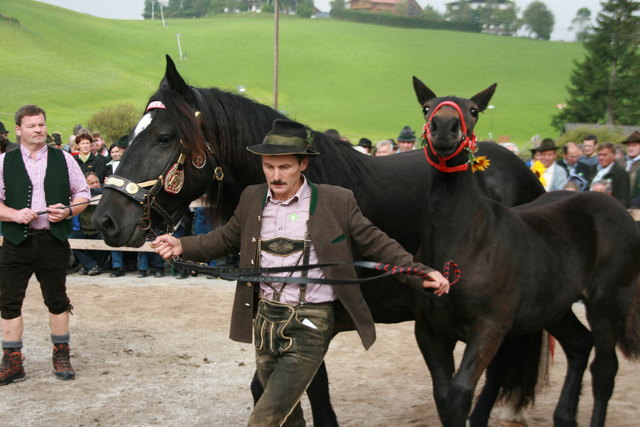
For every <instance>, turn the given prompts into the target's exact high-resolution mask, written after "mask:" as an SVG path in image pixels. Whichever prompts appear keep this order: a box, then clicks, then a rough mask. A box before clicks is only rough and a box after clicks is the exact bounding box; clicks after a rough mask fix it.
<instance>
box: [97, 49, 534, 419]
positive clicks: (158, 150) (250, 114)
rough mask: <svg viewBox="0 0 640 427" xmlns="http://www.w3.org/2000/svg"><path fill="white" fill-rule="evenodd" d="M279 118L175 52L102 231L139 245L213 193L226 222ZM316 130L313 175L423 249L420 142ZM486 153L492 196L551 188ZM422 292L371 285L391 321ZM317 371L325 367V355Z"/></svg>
mask: <svg viewBox="0 0 640 427" xmlns="http://www.w3.org/2000/svg"><path fill="white" fill-rule="evenodd" d="M276 118H283V116H282V115H281V114H279V113H278V112H276V111H275V110H273V109H271V108H269V107H267V106H264V105H261V104H258V103H255V102H253V101H251V100H249V99H247V98H244V97H241V96H237V95H233V94H230V93H227V92H224V91H220V90H217V89H199V88H193V87H190V86H188V85H187V84H186V83H185V81H184V80H183V79H182V77H181V76H180V75H179V73H178V71H177V70H176V68H175V65H174V63H173V61H172V60H171V59H170V58H169V57H167V67H166V72H165V77H164V78H163V80H162V81H161V83H160V88H159V90H158V91H157V92H156V93H155V94H153V95H152V96H151V98H150V99H149V103H148V107H147V108H146V109H145V112H144V115H143V118H142V119H141V121H140V123H139V124H138V126H137V127H136V129H135V130H134V131H133V132H132V134H131V135H130V144H129V148H128V149H127V151H126V153H125V155H124V157H123V159H122V162H121V164H120V166H119V168H118V175H119V176H118V177H112V178H111V179H109V180H108V182H107V185H106V188H105V191H104V193H103V196H102V199H101V201H100V204H99V206H98V208H97V209H96V212H95V214H94V217H93V218H94V223H95V225H96V226H97V227H98V228H99V229H100V231H101V233H102V235H103V238H104V240H105V241H106V242H107V243H108V244H109V245H112V246H123V245H128V246H136V247H139V246H140V245H141V244H142V243H143V242H144V240H145V236H146V235H147V234H148V233H149V232H153V230H159V229H165V230H170V229H171V227H172V225H173V224H174V223H175V220H176V219H177V218H179V217H180V215H181V212H183V211H184V210H185V209H186V207H187V206H188V204H189V203H190V202H191V201H192V200H194V199H196V198H198V197H199V196H200V195H202V194H205V193H206V194H208V200H209V202H210V203H211V206H212V208H213V211H214V212H215V215H214V219H215V220H217V221H218V222H220V223H224V222H225V221H226V220H227V219H228V218H229V217H230V216H231V215H232V213H233V210H234V208H235V206H236V204H237V201H238V199H239V195H240V193H241V191H242V190H243V189H244V188H245V187H246V186H248V185H250V184H255V183H258V182H262V181H263V180H264V177H263V175H262V170H261V167H260V164H259V159H258V158H257V156H255V155H252V154H250V153H248V152H247V151H246V149H245V147H246V146H247V145H252V144H255V143H257V142H260V141H261V140H262V139H263V138H264V135H265V134H266V133H267V132H268V131H269V130H270V129H271V126H272V122H273V120H274V119H276ZM313 138H314V143H315V144H316V147H317V149H318V150H319V151H320V153H321V155H320V156H318V157H317V158H314V159H312V160H311V163H310V165H309V168H308V169H307V171H306V172H305V174H306V175H307V177H308V178H309V179H310V180H311V181H313V182H318V183H329V184H334V185H340V186H343V187H347V188H350V189H352V190H353V192H354V194H355V196H356V198H357V200H358V203H359V205H360V207H361V209H362V211H363V212H364V214H365V215H366V216H367V217H368V218H369V219H370V220H371V221H373V222H374V223H375V224H376V225H378V226H379V227H380V228H381V229H383V230H384V231H385V232H387V234H389V235H390V236H391V237H393V238H395V239H396V240H398V241H399V242H400V243H401V244H402V245H403V246H404V247H405V248H406V249H407V250H408V251H410V252H411V253H416V252H417V251H418V247H419V244H420V233H419V228H420V220H419V219H420V218H421V216H422V214H423V211H424V209H425V208H426V206H427V195H428V192H429V189H430V182H431V175H432V173H431V171H430V170H429V168H427V167H425V165H426V159H425V157H424V155H423V154H422V153H421V152H420V151H413V152H410V153H405V154H398V155H394V156H388V157H379V158H378V157H369V156H366V155H364V154H362V153H359V152H357V151H356V150H354V149H353V148H352V147H351V146H350V145H349V144H347V143H344V142H341V141H338V140H335V139H333V138H330V137H328V136H326V135H324V134H323V133H319V132H314V133H313ZM479 153H481V154H484V155H486V156H487V157H488V158H490V159H491V161H492V167H491V168H489V169H488V170H487V172H486V173H484V174H482V175H478V180H479V181H482V185H483V186H484V187H485V188H487V191H488V193H489V194H490V195H491V197H493V198H494V199H496V200H500V201H502V202H503V203H505V204H507V205H510V206H513V205H518V204H522V203H525V202H528V201H531V200H533V199H534V198H535V197H537V196H538V195H540V194H541V193H543V192H544V190H543V189H542V187H541V185H540V184H539V182H538V180H537V179H536V178H535V177H534V175H533V174H531V173H530V171H529V170H528V169H527V168H526V167H525V166H524V164H523V163H522V162H521V161H520V159H518V158H517V157H516V156H514V155H513V154H512V153H510V152H509V151H508V150H505V149H503V148H502V147H500V146H498V145H496V144H492V143H480V144H479ZM181 182H182V186H181V188H178V187H179V185H178V184H180V183H181ZM138 184H140V185H138ZM176 190H179V191H176ZM414 292H415V291H411V290H409V289H408V288H407V287H406V286H404V285H402V284H401V283H400V282H397V281H396V280H394V279H390V280H381V281H379V282H378V281H376V282H374V283H372V284H369V285H366V286H363V293H364V295H365V299H366V300H367V303H368V305H369V307H370V308H371V311H372V314H373V317H374V319H375V321H376V322H383V323H396V322H402V321H408V320H414V319H415V318H416V316H417V312H419V311H421V310H422V301H423V300H425V299H430V298H432V296H431V295H430V294H427V293H420V294H419V295H416V294H414ZM351 329H352V327H351V325H350V321H349V318H348V316H346V315H343V316H340V317H338V318H337V319H336V330H337V332H339V331H343V330H351ZM319 373H320V374H325V375H326V372H325V371H324V365H323V367H322V368H321V370H320V371H319ZM314 385H315V382H314V383H312V386H311V387H310V389H309V390H308V393H309V395H310V401H311V403H312V408H313V412H314V424H315V425H321V424H322V425H324V424H326V421H327V418H325V419H324V420H321V419H319V418H317V416H318V412H317V411H316V406H315V405H314V402H318V401H320V402H321V403H328V394H326V393H327V392H326V391H324V390H325V389H326V377H325V378H324V382H321V383H320V386H319V387H318V389H319V390H320V393H319V394H318V395H314V394H313V393H314V392H315V390H316V388H315V386H314ZM325 408H327V407H326V406H325ZM329 409H330V406H329V407H328V408H327V411H328V410H329ZM322 415H323V416H326V417H328V424H335V423H336V421H335V415H333V412H332V411H331V413H330V414H327V413H326V411H325V412H324V413H322Z"/></svg>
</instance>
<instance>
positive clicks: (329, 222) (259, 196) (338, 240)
mask: <svg viewBox="0 0 640 427" xmlns="http://www.w3.org/2000/svg"><path fill="white" fill-rule="evenodd" d="M311 189H312V196H311V204H310V212H309V213H310V215H309V221H308V222H307V227H308V230H309V234H310V237H311V241H312V242H313V245H314V247H315V250H316V254H317V256H318V262H320V263H326V262H337V261H340V262H349V261H353V251H354V249H355V250H357V251H358V252H359V253H360V254H362V256H363V257H364V258H365V259H367V260H375V261H380V262H383V263H388V264H395V265H399V266H403V267H416V268H420V269H422V270H424V271H433V269H431V268H429V267H426V266H425V265H422V264H419V263H416V262H414V261H413V256H412V255H411V254H409V253H408V252H407V251H405V250H404V248H403V247H402V246H400V244H399V243H398V242H396V241H395V240H393V239H391V238H390V237H388V236H387V235H386V234H385V233H384V232H382V231H381V230H380V229H379V228H377V227H376V226H375V225H373V224H372V223H371V221H369V220H368V219H367V218H365V217H364V216H363V215H362V213H361V212H360V208H359V207H358V205H357V203H356V200H355V197H354V196H353V193H352V192H351V191H350V190H347V189H344V188H341V187H336V186H331V185H314V184H311ZM266 195H267V185H266V184H260V185H253V186H250V187H247V188H246V189H245V190H244V192H243V193H242V195H241V196H240V202H239V203H238V207H237V208H236V211H235V213H234V216H233V217H232V218H231V219H230V220H229V222H227V224H225V225H224V226H223V227H222V228H221V229H219V230H216V231H213V232H211V233H208V234H204V235H199V236H190V237H183V238H182V239H180V240H181V243H182V248H183V257H184V258H185V259H191V260H195V261H208V260H211V259H215V258H219V257H221V256H223V255H226V254H229V253H237V252H238V251H239V252H240V267H255V266H256V264H257V261H258V258H257V257H258V256H259V253H258V239H259V237H260V221H261V219H262V217H261V215H262V209H263V207H264V203H265V201H266ZM323 271H324V274H325V275H326V277H327V278H329V279H356V272H355V269H354V268H353V267H352V266H349V265H339V266H333V267H327V268H324V269H323ZM400 278H401V280H403V281H404V282H406V283H407V284H408V285H411V286H417V287H418V288H419V289H421V283H422V279H419V278H417V277H408V276H404V277H400ZM258 287H259V284H257V283H247V282H238V285H237V287H236V293H235V301H234V304H233V312H232V315H231V333H230V337H231V339H233V340H235V341H240V342H251V339H252V321H253V316H254V312H255V309H256V302H257V293H258V289H257V288H258ZM334 289H335V293H336V295H337V297H338V300H339V301H340V303H341V304H342V305H343V307H344V308H345V309H346V311H347V312H348V314H349V315H350V316H351V319H352V320H353V323H354V326H355V328H356V330H357V331H358V333H359V334H360V338H361V340H362V343H363V345H364V346H365V348H369V347H370V346H371V345H372V344H373V342H374V341H375V338H376V335H375V326H374V323H373V318H372V316H371V312H370V311H369V307H368V306H367V303H366V302H365V300H364V298H363V296H362V292H361V290H360V286H357V285H354V286H335V287H334Z"/></svg>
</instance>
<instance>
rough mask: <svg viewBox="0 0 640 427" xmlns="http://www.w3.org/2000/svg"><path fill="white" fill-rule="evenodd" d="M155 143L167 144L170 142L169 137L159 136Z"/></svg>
mask: <svg viewBox="0 0 640 427" xmlns="http://www.w3.org/2000/svg"><path fill="white" fill-rule="evenodd" d="M157 141H158V143H159V144H168V143H169V142H171V137H170V136H169V135H159V136H158V138H157Z"/></svg>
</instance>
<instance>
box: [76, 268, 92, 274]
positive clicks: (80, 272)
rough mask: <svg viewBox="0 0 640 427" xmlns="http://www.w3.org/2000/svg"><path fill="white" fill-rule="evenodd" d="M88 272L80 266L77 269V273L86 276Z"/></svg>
mask: <svg viewBox="0 0 640 427" xmlns="http://www.w3.org/2000/svg"><path fill="white" fill-rule="evenodd" d="M88 272H89V271H88V270H87V269H86V268H84V267H80V270H78V274H79V275H81V276H86V275H87V273H88Z"/></svg>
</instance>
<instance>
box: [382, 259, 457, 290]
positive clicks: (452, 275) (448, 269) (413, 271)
mask: <svg viewBox="0 0 640 427" xmlns="http://www.w3.org/2000/svg"><path fill="white" fill-rule="evenodd" d="M376 270H381V271H386V272H390V273H391V274H410V275H412V276H418V277H421V278H423V279H426V280H429V279H430V277H429V273H425V272H424V271H422V270H420V269H419V268H415V267H413V268H412V267H398V266H397V265H391V264H382V263H378V264H376ZM442 275H443V276H444V277H445V279H447V280H448V281H449V284H451V285H455V284H456V283H458V282H459V281H460V276H461V275H462V272H461V271H460V268H459V267H458V264H456V263H455V262H453V261H447V262H445V263H444V266H443V268H442Z"/></svg>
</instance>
